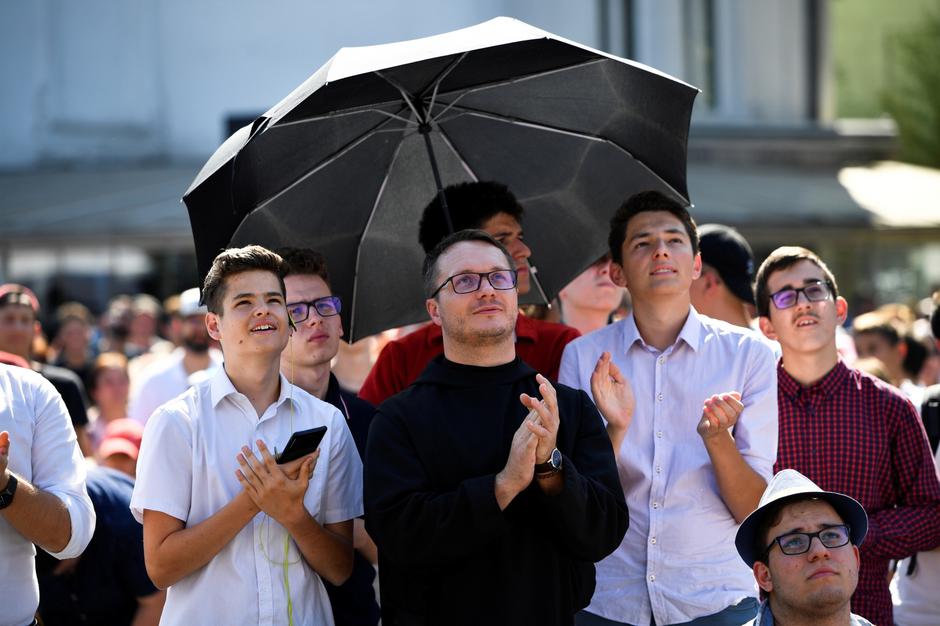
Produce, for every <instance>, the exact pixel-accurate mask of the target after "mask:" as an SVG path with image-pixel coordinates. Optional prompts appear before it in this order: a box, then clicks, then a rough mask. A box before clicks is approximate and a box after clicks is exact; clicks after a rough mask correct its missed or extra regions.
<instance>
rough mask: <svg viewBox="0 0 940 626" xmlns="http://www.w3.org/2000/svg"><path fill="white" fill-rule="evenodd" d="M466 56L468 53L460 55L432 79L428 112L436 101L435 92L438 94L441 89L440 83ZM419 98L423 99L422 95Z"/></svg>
mask: <svg viewBox="0 0 940 626" xmlns="http://www.w3.org/2000/svg"><path fill="white" fill-rule="evenodd" d="M468 54H470V53H469V51H468V52H464V53H463V54H461V55H460V57H459V58H456V59H454V60H453V62H452V63H451V64H450V65H448V66H447V67H446V68H445V69H444V71H443V72H441V74H440V76H438V77H437V78H435V79H434V82H433V83H432V84H433V85H434V89H433V90H432V91H431V101H430V103H429V104H428V111H430V110H431V109H432V108H434V101H435V100H437V92H438V89H440V87H441V83H442V82H443V81H444V79H445V78H447V77H448V76H449V75H450V73H451V72H452V71H454V68H455V67H457V66H458V65H460V63H461V61H463V60H464V59H465V58H466V57H467V55H468ZM426 91H427V90H425V92H426ZM421 97H422V98H423V97H424V96H423V95H422V96H421Z"/></svg>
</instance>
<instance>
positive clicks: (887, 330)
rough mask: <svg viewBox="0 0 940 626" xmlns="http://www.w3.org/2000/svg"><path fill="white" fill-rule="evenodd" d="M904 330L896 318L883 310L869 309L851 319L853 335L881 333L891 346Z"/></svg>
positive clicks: (897, 342)
mask: <svg viewBox="0 0 940 626" xmlns="http://www.w3.org/2000/svg"><path fill="white" fill-rule="evenodd" d="M904 330H905V329H903V328H901V327H900V323H899V322H898V321H897V320H895V319H894V318H893V317H891V316H889V315H887V314H886V313H884V312H883V311H869V312H868V313H863V314H862V315H859V316H858V317H856V318H855V319H854V320H852V334H853V335H856V336H857V335H865V334H869V333H871V334H875V335H881V336H882V337H884V339H885V341H887V342H888V343H889V344H890V345H892V346H896V345H898V344H899V343H900V342H901V336H902V335H904V334H905V332H904Z"/></svg>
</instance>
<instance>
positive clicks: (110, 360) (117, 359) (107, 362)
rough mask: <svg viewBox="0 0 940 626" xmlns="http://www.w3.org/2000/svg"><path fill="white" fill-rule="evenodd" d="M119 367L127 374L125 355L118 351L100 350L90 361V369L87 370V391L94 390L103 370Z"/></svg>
mask: <svg viewBox="0 0 940 626" xmlns="http://www.w3.org/2000/svg"><path fill="white" fill-rule="evenodd" d="M111 369H119V370H122V371H123V372H124V373H125V374H127V357H126V356H124V355H123V354H121V353H120V352H102V353H101V354H99V355H98V356H97V357H96V358H95V361H94V363H92V366H91V371H90V372H88V391H94V390H95V389H96V388H97V387H98V378H99V377H100V376H101V374H102V373H104V372H105V370H111Z"/></svg>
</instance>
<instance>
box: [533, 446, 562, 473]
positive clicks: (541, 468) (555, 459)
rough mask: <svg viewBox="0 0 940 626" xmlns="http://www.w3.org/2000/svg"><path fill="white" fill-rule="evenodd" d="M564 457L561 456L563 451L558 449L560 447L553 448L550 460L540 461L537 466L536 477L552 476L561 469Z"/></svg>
mask: <svg viewBox="0 0 940 626" xmlns="http://www.w3.org/2000/svg"><path fill="white" fill-rule="evenodd" d="M563 458H564V457H562V456H561V452H559V451H558V448H555V449H554V450H552V453H551V455H550V456H549V457H548V460H547V461H545V462H544V463H538V464H536V466H535V477H536V478H550V477H552V476H554V475H555V474H557V473H558V472H560V471H561V462H562V459H563Z"/></svg>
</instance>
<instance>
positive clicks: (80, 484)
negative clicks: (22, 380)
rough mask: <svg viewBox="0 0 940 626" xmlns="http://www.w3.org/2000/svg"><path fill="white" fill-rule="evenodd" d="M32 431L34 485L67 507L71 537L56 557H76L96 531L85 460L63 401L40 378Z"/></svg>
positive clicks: (49, 385) (35, 397)
mask: <svg viewBox="0 0 940 626" xmlns="http://www.w3.org/2000/svg"><path fill="white" fill-rule="evenodd" d="M32 411H33V415H35V424H36V427H35V430H34V431H33V441H32V476H31V477H29V481H30V482H31V483H32V484H33V486H35V487H37V488H38V489H41V490H43V491H45V492H47V493H51V494H52V495H54V496H56V497H57V498H59V500H61V501H62V503H63V504H64V505H65V508H66V509H68V513H69V520H70V522H71V525H72V530H71V538H70V539H69V542H68V544H67V545H66V546H65V547H64V548H63V549H62V550H61V551H59V552H49V554H51V555H52V556H54V557H55V558H57V559H71V558H74V557H77V556H79V555H80V554H81V553H82V552H83V551H84V550H85V547H86V546H87V545H88V542H89V541H91V536H92V534H93V533H94V532H95V509H94V507H93V506H92V504H91V499H90V498H89V497H88V492H87V491H86V490H85V461H84V459H83V458H82V453H81V451H80V450H79V448H78V441H77V438H76V436H75V430H74V429H73V428H72V422H71V418H70V417H69V413H68V410H67V409H66V408H65V402H63V400H62V397H61V396H60V395H59V394H58V393H57V392H56V390H55V389H54V388H53V386H52V384H51V383H49V382H48V381H46V380H45V379H42V380H40V381H39V385H38V387H37V388H36V393H35V396H34V397H33V406H32Z"/></svg>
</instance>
